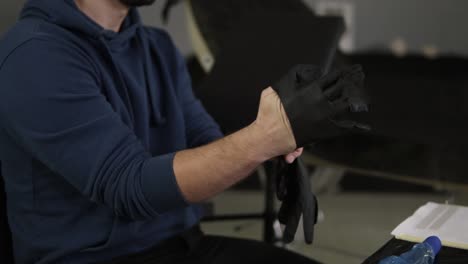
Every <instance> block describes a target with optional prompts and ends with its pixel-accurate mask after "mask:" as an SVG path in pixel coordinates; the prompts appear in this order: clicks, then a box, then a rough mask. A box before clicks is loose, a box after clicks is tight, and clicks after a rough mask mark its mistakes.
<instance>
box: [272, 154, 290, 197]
mask: <svg viewBox="0 0 468 264" xmlns="http://www.w3.org/2000/svg"><path fill="white" fill-rule="evenodd" d="M275 174H276V197H277V198H278V200H280V201H283V200H284V199H285V197H286V195H287V180H288V178H287V176H288V175H287V173H286V162H285V161H284V160H283V159H281V158H278V159H277V162H276V165H275Z"/></svg>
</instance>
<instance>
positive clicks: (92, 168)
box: [0, 0, 221, 263]
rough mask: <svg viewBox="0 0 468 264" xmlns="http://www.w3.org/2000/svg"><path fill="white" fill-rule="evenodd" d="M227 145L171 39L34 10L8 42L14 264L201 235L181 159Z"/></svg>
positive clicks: (2, 57) (51, 9) (5, 82)
mask: <svg viewBox="0 0 468 264" xmlns="http://www.w3.org/2000/svg"><path fill="white" fill-rule="evenodd" d="M219 137H221V132H220V130H219V128H218V126H217V125H216V124H215V122H214V121H213V120H212V118H211V117H210V116H209V115H208V114H207V113H206V112H205V110H204V109H203V107H202V105H201V104H200V102H199V101H198V100H197V99H196V98H195V97H194V95H193V92H192V89H191V82H190V78H189V75H188V73H187V70H186V67H185V64H184V60H183V58H182V57H181V56H180V54H179V53H178V51H177V50H176V48H175V47H174V45H173V43H172V42H171V40H170V38H169V37H168V35H167V34H166V33H165V32H163V31H161V30H158V29H154V28H148V27H145V26H143V25H142V24H141V21H140V18H139V15H138V13H137V11H136V10H135V9H131V11H130V13H129V15H128V16H127V18H126V19H125V21H124V24H123V26H122V30H121V31H120V32H119V33H115V32H112V31H108V30H104V29H103V28H102V27H100V26H99V25H98V24H96V23H95V22H93V21H92V20H91V19H89V18H88V17H86V16H85V15H84V14H83V13H81V12H80V11H79V10H78V8H77V7H76V5H75V3H74V1H73V0H30V1H28V2H27V3H26V5H25V7H24V9H23V10H22V13H21V17H20V20H19V21H18V23H17V24H16V25H15V26H14V27H13V28H12V29H11V30H10V31H9V32H8V33H7V34H6V35H5V36H3V38H2V40H1V42H0V146H1V147H0V160H1V162H2V174H3V177H4V180H5V184H6V187H5V188H6V192H7V199H8V203H7V206H8V218H9V224H10V226H11V230H12V234H13V242H14V251H15V258H16V262H17V263H32V262H34V263H87V262H94V261H102V260H109V259H112V258H114V257H116V256H120V255H126V254H131V253H135V252H140V251H142V250H144V249H147V248H149V247H152V246H154V245H156V244H158V242H159V241H161V240H163V239H165V238H168V237H170V236H173V235H175V234H177V233H180V232H181V231H183V230H185V229H187V228H189V227H191V226H193V225H194V224H196V223H197V222H198V221H199V217H200V216H199V210H198V209H197V207H196V206H194V205H189V204H187V202H186V201H185V200H184V198H183V196H182V194H181V193H180V190H179V189H178V185H177V182H176V179H175V176H174V172H173V158H174V155H175V154H174V153H175V152H177V151H179V150H183V149H186V148H190V147H196V146H200V145H203V144H206V143H209V142H211V141H213V140H215V139H217V138H219Z"/></svg>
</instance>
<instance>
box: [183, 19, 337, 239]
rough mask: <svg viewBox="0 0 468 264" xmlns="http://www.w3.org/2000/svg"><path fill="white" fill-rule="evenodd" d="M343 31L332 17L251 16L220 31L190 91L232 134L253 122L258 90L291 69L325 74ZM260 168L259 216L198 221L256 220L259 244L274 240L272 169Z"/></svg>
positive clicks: (214, 217)
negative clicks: (305, 67)
mask: <svg viewBox="0 0 468 264" xmlns="http://www.w3.org/2000/svg"><path fill="white" fill-rule="evenodd" d="M343 30H344V23H343V20H342V19H341V18H338V17H316V16H314V15H313V14H310V13H309V14H303V13H301V14H297V13H291V12H289V13H288V12H286V13H283V12H280V11H276V12H272V11H268V12H266V11H264V12H262V11H257V12H251V13H249V15H248V16H246V17H244V18H243V19H242V20H241V21H239V23H238V24H237V26H236V27H234V28H233V29H232V30H231V32H228V33H226V32H224V34H225V36H226V39H224V41H222V43H221V44H220V46H219V55H217V56H215V64H214V66H213V69H212V71H211V72H210V73H209V74H208V75H207V76H205V78H204V79H203V80H202V81H200V83H199V85H197V83H196V84H195V85H194V91H195V93H196V95H197V96H198V98H200V100H201V101H202V102H203V104H204V106H205V107H206V109H207V111H208V112H209V113H210V114H211V115H212V116H213V118H214V119H215V120H216V121H217V122H218V124H219V125H220V126H221V128H222V130H223V131H224V132H225V133H231V132H234V131H237V130H239V129H241V128H242V127H245V126H247V125H248V124H250V123H251V122H252V121H254V120H255V118H256V114H257V110H258V102H259V99H260V94H261V91H262V90H263V89H264V88H266V87H268V86H270V85H272V84H273V82H275V81H277V78H280V77H281V76H282V75H283V74H285V73H286V72H287V71H288V70H289V69H290V68H291V67H292V66H294V65H296V64H299V63H303V64H315V65H317V66H320V67H322V68H323V69H324V70H325V71H327V70H328V69H329V68H330V66H331V65H332V62H333V58H334V54H335V51H336V47H337V44H338V41H339V38H340V36H341V34H342V32H343ZM198 68H199V67H198ZM192 69H193V68H192ZM192 72H198V73H200V72H202V71H200V69H199V70H198V71H196V70H192ZM252 147H254V146H252ZM265 165H266V166H265V169H266V176H267V177H266V190H265V208H264V212H262V213H259V214H234V215H209V216H207V217H206V218H205V219H204V220H205V221H220V220H240V219H262V220H263V222H264V233H263V239H264V241H265V242H269V243H274V242H276V238H275V236H274V230H273V223H274V221H275V220H276V211H275V206H274V202H275V182H274V175H273V167H272V166H271V164H270V163H268V162H267V163H266V164H265Z"/></svg>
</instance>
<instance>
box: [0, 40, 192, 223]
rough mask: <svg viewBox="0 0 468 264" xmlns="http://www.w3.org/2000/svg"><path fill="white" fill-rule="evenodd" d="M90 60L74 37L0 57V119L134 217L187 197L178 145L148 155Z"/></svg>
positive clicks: (39, 154)
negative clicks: (176, 168) (178, 172)
mask: <svg viewBox="0 0 468 264" xmlns="http://www.w3.org/2000/svg"><path fill="white" fill-rule="evenodd" d="M92 65H93V64H92V63H91V61H90V60H89V59H88V58H87V57H86V54H84V53H80V50H79V49H72V48H70V47H69V45H65V44H63V43H56V42H55V41H51V40H42V39H35V40H30V41H29V42H27V43H25V44H23V45H22V46H20V47H18V48H16V50H15V51H14V52H13V53H12V54H10V56H9V57H8V59H7V60H6V61H5V62H3V63H2V64H0V66H1V68H0V82H1V86H0V122H1V123H0V125H1V126H2V127H3V128H4V129H5V131H7V133H8V134H9V135H10V136H11V137H12V138H13V139H14V140H15V141H16V142H17V144H19V145H20V146H22V147H23V148H24V149H25V150H26V151H27V152H29V153H30V154H31V155H32V156H33V157H34V158H36V159H37V160H39V161H41V162H42V163H44V164H45V165H46V166H48V167H49V168H50V169H51V170H52V171H54V172H55V173H57V174H59V175H61V176H63V177H64V178H65V179H66V180H67V181H68V182H70V183H71V184H72V185H73V186H74V187H76V188H77V189H78V190H79V191H80V192H81V193H82V194H83V195H85V196H86V197H88V198H89V199H90V200H92V201H95V202H98V203H103V204H105V205H107V206H108V207H110V208H112V209H113V210H114V211H115V213H116V214H117V215H120V216H125V217H128V218H131V219H147V218H154V217H156V216H158V215H159V214H161V213H164V212H167V211H170V210H174V209H178V208H182V207H185V206H186V205H187V203H186V201H185V200H184V198H183V196H182V194H181V192H180V190H179V188H178V185H177V182H176V179H175V175H174V172H173V158H174V155H175V154H174V153H172V154H167V155H163V156H157V157H151V155H150V154H149V153H148V152H146V151H145V149H144V148H143V146H142V144H141V143H140V142H139V140H138V139H137V137H136V136H135V135H134V133H133V132H132V131H131V130H130V129H129V128H128V127H127V126H126V125H125V124H124V123H123V122H122V120H121V119H120V117H119V116H118V115H117V114H116V112H115V111H114V110H113V109H112V107H111V105H110V104H109V103H108V102H107V100H106V98H105V97H104V96H103V95H102V93H101V91H100V85H99V78H98V77H97V76H98V75H97V72H96V70H93V69H94V68H93V66H92Z"/></svg>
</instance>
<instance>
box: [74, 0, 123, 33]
mask: <svg viewBox="0 0 468 264" xmlns="http://www.w3.org/2000/svg"><path fill="white" fill-rule="evenodd" d="M75 3H76V5H77V6H78V8H79V9H80V10H81V12H83V13H84V14H85V15H87V16H88V17H89V18H91V19H92V20H94V22H96V23H97V24H99V25H100V26H101V27H103V28H105V29H107V30H112V31H114V32H119V31H120V27H121V26H122V23H123V21H124V19H125V17H126V16H127V14H128V10H129V8H128V7H127V6H125V5H124V4H122V3H120V2H119V1H118V0H75Z"/></svg>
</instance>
